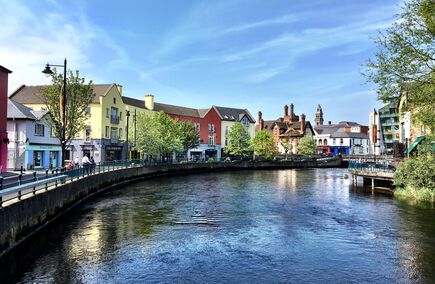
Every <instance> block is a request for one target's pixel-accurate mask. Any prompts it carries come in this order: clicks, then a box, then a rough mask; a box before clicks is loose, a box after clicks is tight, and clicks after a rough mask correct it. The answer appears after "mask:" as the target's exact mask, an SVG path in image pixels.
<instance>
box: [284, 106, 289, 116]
mask: <svg viewBox="0 0 435 284" xmlns="http://www.w3.org/2000/svg"><path fill="white" fill-rule="evenodd" d="M287 116H288V105H285V106H284V118H286V117H287Z"/></svg>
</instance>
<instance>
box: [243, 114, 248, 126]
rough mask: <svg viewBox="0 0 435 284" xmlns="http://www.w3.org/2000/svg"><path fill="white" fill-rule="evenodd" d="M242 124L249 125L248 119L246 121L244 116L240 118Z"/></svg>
mask: <svg viewBox="0 0 435 284" xmlns="http://www.w3.org/2000/svg"><path fill="white" fill-rule="evenodd" d="M242 124H243V125H244V126H246V127H248V126H249V121H248V119H247V118H246V116H245V117H243V118H242Z"/></svg>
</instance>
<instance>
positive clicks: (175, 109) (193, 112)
mask: <svg viewBox="0 0 435 284" xmlns="http://www.w3.org/2000/svg"><path fill="white" fill-rule="evenodd" d="M154 110H155V111H163V112H164V113H168V114H175V115H181V116H190V117H201V116H200V114H199V112H198V109H195V108H188V107H182V106H174V105H168V104H162V103H154Z"/></svg>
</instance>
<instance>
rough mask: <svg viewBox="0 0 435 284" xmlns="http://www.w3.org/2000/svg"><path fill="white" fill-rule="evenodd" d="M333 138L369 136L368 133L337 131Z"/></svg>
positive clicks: (364, 137)
mask: <svg viewBox="0 0 435 284" xmlns="http://www.w3.org/2000/svg"><path fill="white" fill-rule="evenodd" d="M340 130H341V129H340ZM331 138H361V139H368V138H369V136H368V135H367V134H366V133H358V132H344V131H336V132H334V133H332V134H331Z"/></svg>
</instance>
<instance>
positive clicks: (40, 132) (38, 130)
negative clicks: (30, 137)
mask: <svg viewBox="0 0 435 284" xmlns="http://www.w3.org/2000/svg"><path fill="white" fill-rule="evenodd" d="M35 136H44V124H39V123H36V124H35Z"/></svg>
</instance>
